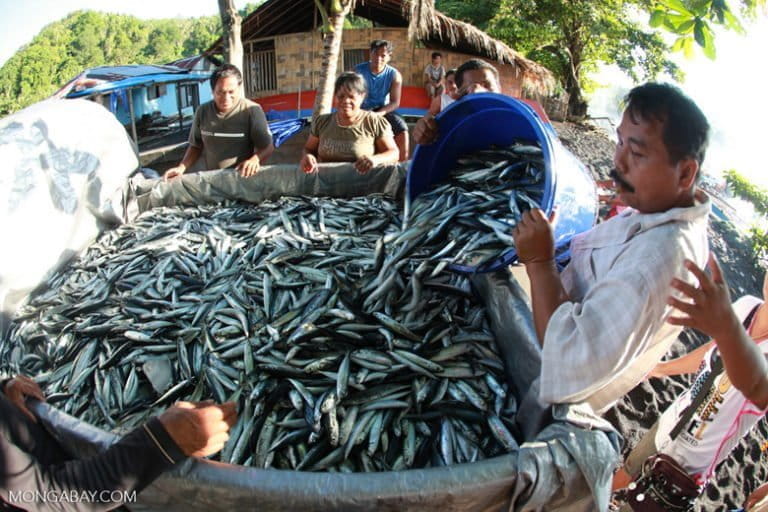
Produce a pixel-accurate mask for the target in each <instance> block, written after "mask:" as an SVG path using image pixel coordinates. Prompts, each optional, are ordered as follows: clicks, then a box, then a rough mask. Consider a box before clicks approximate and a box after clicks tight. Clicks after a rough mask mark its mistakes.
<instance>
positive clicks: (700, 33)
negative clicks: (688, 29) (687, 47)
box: [693, 20, 707, 48]
mask: <svg viewBox="0 0 768 512" xmlns="http://www.w3.org/2000/svg"><path fill="white" fill-rule="evenodd" d="M704 27H706V23H704V21H702V20H696V26H694V27H693V37H695V38H696V42H697V43H698V44H699V46H701V47H702V48H703V47H704V46H705V45H706V44H707V43H706V41H705V40H704Z"/></svg>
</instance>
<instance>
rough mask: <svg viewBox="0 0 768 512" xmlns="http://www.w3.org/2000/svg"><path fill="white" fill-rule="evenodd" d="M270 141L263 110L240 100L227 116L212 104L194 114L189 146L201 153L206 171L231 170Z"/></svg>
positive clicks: (270, 137)
mask: <svg viewBox="0 0 768 512" xmlns="http://www.w3.org/2000/svg"><path fill="white" fill-rule="evenodd" d="M271 142H272V132H270V131H269V125H268V124H267V118H266V116H265V115H264V111H263V110H262V109H261V107H260V106H259V105H257V104H256V103H254V102H252V101H250V100H247V99H245V98H240V101H239V102H238V103H237V104H236V105H235V106H234V107H233V108H232V110H230V111H229V112H227V113H226V114H220V113H219V111H218V110H216V105H215V104H214V103H213V101H209V102H208V103H206V104H204V105H203V106H201V107H200V108H199V109H197V112H195V120H194V122H193V123H192V129H191V130H190V132H189V144H190V146H194V147H196V148H201V149H202V150H203V154H202V156H203V159H204V160H205V168H206V169H224V168H227V167H234V166H236V165H237V164H239V163H240V162H242V161H243V160H246V159H248V158H250V157H251V156H253V154H254V153H255V152H256V151H258V150H261V149H264V148H265V147H267V146H269V144H270V143H271Z"/></svg>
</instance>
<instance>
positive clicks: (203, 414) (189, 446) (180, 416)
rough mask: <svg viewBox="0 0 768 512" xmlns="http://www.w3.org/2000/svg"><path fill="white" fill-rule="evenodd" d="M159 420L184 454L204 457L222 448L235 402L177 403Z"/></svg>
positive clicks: (234, 411)
mask: <svg viewBox="0 0 768 512" xmlns="http://www.w3.org/2000/svg"><path fill="white" fill-rule="evenodd" d="M158 419H159V420H160V423H162V425H163V427H165V430H166V431H167V432H168V435H170V436H171V438H172V439H173V440H174V442H175V443H176V444H177V445H178V446H179V448H180V449H181V451H182V452H184V454H185V455H187V456H189V457H205V456H207V455H212V454H214V453H216V452H218V451H219V450H221V449H222V448H223V447H224V443H226V442H227V440H228V439H229V434H228V432H229V429H230V428H231V427H232V425H234V424H235V421H237V411H236V410H235V403H234V402H226V403H224V404H221V405H218V404H214V403H212V402H177V403H176V404H175V405H174V406H173V407H171V408H169V409H168V410H167V411H165V412H164V413H163V414H161V415H160V417H159V418H158Z"/></svg>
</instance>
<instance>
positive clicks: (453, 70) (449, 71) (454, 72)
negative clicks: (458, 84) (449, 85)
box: [445, 68, 456, 82]
mask: <svg viewBox="0 0 768 512" xmlns="http://www.w3.org/2000/svg"><path fill="white" fill-rule="evenodd" d="M455 74H456V68H451V69H449V70H448V71H446V72H445V78H448V77H449V76H451V75H455ZM453 81H454V82H455V81H456V79H455V78H454V79H453Z"/></svg>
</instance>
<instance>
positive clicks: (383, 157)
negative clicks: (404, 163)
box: [371, 147, 399, 167]
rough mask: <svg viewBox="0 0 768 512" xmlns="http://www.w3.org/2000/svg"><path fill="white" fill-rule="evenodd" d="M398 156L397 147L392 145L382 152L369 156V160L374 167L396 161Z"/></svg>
mask: <svg viewBox="0 0 768 512" xmlns="http://www.w3.org/2000/svg"><path fill="white" fill-rule="evenodd" d="M398 156H399V154H398V151H397V147H394V148H390V149H387V150H386V151H384V152H383V153H376V154H375V155H373V156H372V157H371V160H372V161H373V165H374V167H376V166H379V165H383V164H393V163H395V162H397V158H398Z"/></svg>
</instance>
